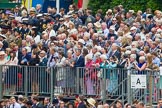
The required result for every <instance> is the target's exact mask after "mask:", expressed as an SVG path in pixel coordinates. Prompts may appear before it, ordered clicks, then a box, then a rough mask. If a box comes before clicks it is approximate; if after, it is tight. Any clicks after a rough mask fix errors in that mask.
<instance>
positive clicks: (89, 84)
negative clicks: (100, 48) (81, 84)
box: [85, 54, 95, 95]
mask: <svg viewBox="0 0 162 108" xmlns="http://www.w3.org/2000/svg"><path fill="white" fill-rule="evenodd" d="M92 64H93V60H92V54H88V55H87V63H86V65H85V86H86V92H87V94H88V95H92V94H94V88H93V85H94V80H93V79H92V77H93V74H95V73H94V72H95V71H94V69H93V66H92Z"/></svg>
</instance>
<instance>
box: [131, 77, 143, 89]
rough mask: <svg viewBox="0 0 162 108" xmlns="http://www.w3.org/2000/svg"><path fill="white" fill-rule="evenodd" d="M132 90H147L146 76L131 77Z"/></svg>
mask: <svg viewBox="0 0 162 108" xmlns="http://www.w3.org/2000/svg"><path fill="white" fill-rule="evenodd" d="M131 88H136V89H137V88H140V89H146V75H131Z"/></svg>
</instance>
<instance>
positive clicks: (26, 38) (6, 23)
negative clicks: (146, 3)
mask: <svg viewBox="0 0 162 108" xmlns="http://www.w3.org/2000/svg"><path fill="white" fill-rule="evenodd" d="M56 12H57V9H56V8H55V7H48V9H47V13H43V12H42V10H41V5H37V6H36V8H34V7H32V8H30V9H29V10H27V9H26V8H24V7H18V6H16V7H15V8H14V9H13V10H12V9H11V10H6V9H4V10H1V11H0V22H1V23H0V65H20V66H46V67H48V68H47V69H46V72H47V73H50V68H51V67H70V68H77V67H86V68H109V69H114V68H127V69H136V70H137V71H138V74H141V73H142V72H143V71H144V70H159V69H160V66H161V64H162V12H161V11H160V10H155V11H154V12H153V11H152V10H151V9H147V10H146V11H145V12H142V11H141V10H139V11H137V12H135V11H134V10H129V11H126V10H125V9H124V7H123V6H122V5H119V6H116V7H114V8H113V9H108V10H107V12H106V13H103V12H102V10H101V9H99V10H98V11H97V12H96V14H95V15H92V13H93V12H92V10H90V9H86V10H82V9H76V7H75V6H74V5H70V6H69V11H68V12H67V13H65V9H64V8H61V9H60V12H59V13H56ZM7 70H8V71H7V73H4V76H5V75H7V76H8V77H6V78H9V79H13V76H15V77H16V76H17V75H15V74H13V72H11V71H13V69H12V68H9V69H7ZM92 72H93V73H94V71H92V70H87V71H85V73H84V77H85V78H84V80H86V81H85V83H86V84H85V85H86V86H87V87H86V88H87V93H88V92H90V93H92V92H94V91H93V89H92V88H89V87H92V86H93V85H94V83H93V81H92V78H90V79H89V74H92ZM8 74H9V75H8ZM95 74H96V76H97V75H98V77H99V76H100V75H99V74H98V73H95ZM33 75H34V74H33ZM11 76H12V77H11ZM56 76H57V75H56ZM113 76H114V75H113ZM91 77H92V76H91ZM116 77H118V75H116ZM6 78H4V81H5V79H6ZM107 79H111V76H108V77H107ZM160 82H161V83H162V77H160ZM15 83H16V82H15ZM61 83H64V82H61ZM110 83H111V82H110ZM117 83H118V78H116V79H115V80H112V84H110V85H113V86H114V85H117ZM60 85H62V84H60ZM37 86H38V85H37V84H36V86H34V87H37ZM160 87H161V88H162V86H160ZM112 88H113V87H110V86H109V87H108V90H110V91H112Z"/></svg>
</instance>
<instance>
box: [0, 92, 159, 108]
mask: <svg viewBox="0 0 162 108" xmlns="http://www.w3.org/2000/svg"><path fill="white" fill-rule="evenodd" d="M150 107H151V106H149V105H146V104H144V103H143V102H139V101H137V100H134V101H133V103H132V105H131V104H129V103H125V104H124V103H123V102H122V101H121V100H117V101H116V102H115V103H113V104H108V103H103V102H102V101H98V100H96V99H94V98H87V99H86V98H84V96H82V95H80V96H76V98H75V99H74V100H70V101H66V100H64V99H63V96H61V95H59V96H57V97H55V98H54V99H52V101H51V99H50V98H49V97H44V98H43V99H39V98H38V97H37V96H31V98H26V97H24V96H23V95H19V96H18V98H15V97H11V98H10V99H3V100H1V101H0V108H150ZM155 107H156V108H161V107H162V100H161V99H159V100H158V103H157V105H155ZM151 108H152V107H151Z"/></svg>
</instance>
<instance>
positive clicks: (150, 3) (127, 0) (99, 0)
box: [88, 0, 162, 13]
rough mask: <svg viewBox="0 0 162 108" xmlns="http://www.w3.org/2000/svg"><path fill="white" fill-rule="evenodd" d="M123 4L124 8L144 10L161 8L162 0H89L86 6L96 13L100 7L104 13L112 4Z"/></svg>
mask: <svg viewBox="0 0 162 108" xmlns="http://www.w3.org/2000/svg"><path fill="white" fill-rule="evenodd" d="M120 4H121V5H123V6H124V8H125V9H126V10H135V11H136V12H137V11H138V10H142V11H145V10H146V9H147V8H151V9H152V10H156V9H158V10H161V7H162V0H90V2H89V4H88V8H90V9H92V10H93V12H95V13H96V11H97V10H98V9H102V10H103V12H104V13H105V12H106V11H107V9H109V8H111V9H112V8H113V7H114V6H118V5H120Z"/></svg>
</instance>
